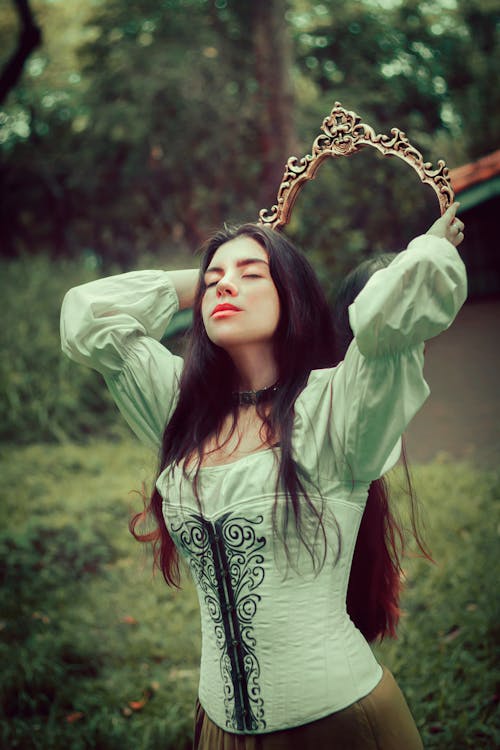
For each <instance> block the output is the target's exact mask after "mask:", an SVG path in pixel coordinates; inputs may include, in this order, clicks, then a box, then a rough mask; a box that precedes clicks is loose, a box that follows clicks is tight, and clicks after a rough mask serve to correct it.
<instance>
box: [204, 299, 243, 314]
mask: <svg viewBox="0 0 500 750" xmlns="http://www.w3.org/2000/svg"><path fill="white" fill-rule="evenodd" d="M239 312H241V309H240V308H239V307H236V305H231V304H230V303H229V302H223V303H222V304H220V305H216V307H214V310H213V312H212V315H211V317H212V318H227V317H230V316H231V315H235V314H236V313H239Z"/></svg>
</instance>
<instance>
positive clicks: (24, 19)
mask: <svg viewBox="0 0 500 750" xmlns="http://www.w3.org/2000/svg"><path fill="white" fill-rule="evenodd" d="M14 5H15V6H16V9H17V13H18V16H19V21H20V26H21V28H20V32H19V38H18V42H17V47H16V49H15V50H14V52H13V54H12V55H11V57H10V59H9V60H8V61H7V63H6V64H5V65H4V68H3V70H2V72H1V73H0V105H1V104H2V103H3V102H4V101H5V99H6V98H7V95H8V93H9V91H11V89H13V88H14V86H15V85H16V83H17V82H18V80H19V78H20V77H21V73H22V72H23V68H24V64H25V62H26V60H27V59H28V57H29V56H30V55H31V53H32V52H33V50H34V49H36V48H37V47H38V46H39V45H40V44H41V42H42V31H41V29H40V27H39V26H38V25H37V24H36V22H35V19H34V16H33V13H32V11H31V7H30V4H29V0H14Z"/></svg>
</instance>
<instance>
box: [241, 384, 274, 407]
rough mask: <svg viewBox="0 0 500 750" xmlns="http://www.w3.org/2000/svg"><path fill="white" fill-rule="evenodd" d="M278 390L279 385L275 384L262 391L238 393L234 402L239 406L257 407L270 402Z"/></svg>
mask: <svg viewBox="0 0 500 750" xmlns="http://www.w3.org/2000/svg"><path fill="white" fill-rule="evenodd" d="M278 390H279V385H278V384H277V383H274V385H270V386H269V387H268V388H262V389H261V390H260V391H236V392H234V393H233V402H234V403H235V404H237V405H238V406H255V405H256V404H261V403H263V402H264V401H270V400H271V399H272V398H273V396H274V394H275V393H276V391H278Z"/></svg>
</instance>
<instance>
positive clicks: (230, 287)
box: [216, 276, 238, 297]
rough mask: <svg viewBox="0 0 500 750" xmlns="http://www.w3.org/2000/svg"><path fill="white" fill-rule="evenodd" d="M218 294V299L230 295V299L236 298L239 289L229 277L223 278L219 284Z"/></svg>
mask: <svg viewBox="0 0 500 750" xmlns="http://www.w3.org/2000/svg"><path fill="white" fill-rule="evenodd" d="M216 292H217V297H224V296H226V295H229V296H230V297H236V295H237V294H238V288H237V286H236V284H235V283H234V282H233V281H231V279H230V278H229V277H228V276H223V277H222V278H221V279H220V280H219V281H218V282H217V287H216Z"/></svg>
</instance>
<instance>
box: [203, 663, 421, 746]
mask: <svg viewBox="0 0 500 750" xmlns="http://www.w3.org/2000/svg"><path fill="white" fill-rule="evenodd" d="M193 750H423V745H422V740H421V739H420V735H419V733H418V730H417V727H416V725H415V722H414V720H413V717H412V715H411V713H410V710H409V708H408V704H407V703H406V701H405V699H404V696H403V693H402V692H401V690H400V689H399V687H398V685H397V683H396V681H395V679H394V677H393V676H392V674H391V673H390V672H389V670H388V669H386V668H385V667H384V671H383V675H382V679H381V680H380V682H379V684H378V685H377V686H376V687H375V688H374V689H373V690H372V691H371V693H369V694H368V695H367V696H365V697H364V698H362V699H361V700H359V701H357V702H356V703H353V704H352V705H351V706H348V707H347V708H344V709H343V710H342V711H337V712H335V713H333V714H330V715H329V716H325V717H324V718H323V719H318V720H316V721H312V722H311V723H310V724H303V725H302V726H300V727H293V728H292V729H282V730H279V731H277V732H268V733H265V734H247V735H242V734H233V733H231V732H226V731H225V730H224V729H221V728H220V727H218V726H217V725H216V724H214V723H213V722H212V721H211V720H210V719H209V718H208V716H207V715H206V713H205V711H204V710H203V708H202V707H201V705H200V703H199V702H197V704H196V717H195V731H194V743H193Z"/></svg>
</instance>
